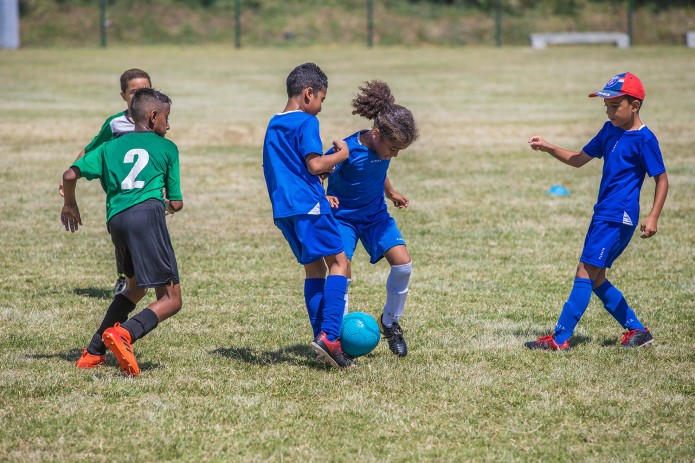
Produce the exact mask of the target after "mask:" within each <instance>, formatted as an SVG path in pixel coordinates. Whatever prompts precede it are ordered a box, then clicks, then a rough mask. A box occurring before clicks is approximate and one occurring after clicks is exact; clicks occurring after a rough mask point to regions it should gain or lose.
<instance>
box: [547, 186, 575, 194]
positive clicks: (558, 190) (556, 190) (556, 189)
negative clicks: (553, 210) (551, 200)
mask: <svg viewBox="0 0 695 463" xmlns="http://www.w3.org/2000/svg"><path fill="white" fill-rule="evenodd" d="M545 194H547V195H550V196H569V194H570V190H568V189H567V188H565V187H564V186H562V185H553V186H551V187H550V189H549V190H548V191H546V192H545Z"/></svg>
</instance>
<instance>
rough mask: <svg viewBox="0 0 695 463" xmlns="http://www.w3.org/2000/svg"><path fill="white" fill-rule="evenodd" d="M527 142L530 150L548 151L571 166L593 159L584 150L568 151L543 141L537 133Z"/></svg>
mask: <svg viewBox="0 0 695 463" xmlns="http://www.w3.org/2000/svg"><path fill="white" fill-rule="evenodd" d="M528 144H529V145H531V149H532V150H534V151H543V152H545V153H548V154H550V155H551V156H552V157H554V158H555V159H557V160H558V161H560V162H563V163H565V164H567V165H568V166H572V167H581V166H583V165H584V164H586V163H587V162H589V161H591V160H592V159H593V158H592V157H591V156H589V155H588V154H586V153H585V152H584V151H570V150H566V149H564V148H560V147H559V146H555V145H551V144H550V143H548V142H547V141H545V140H544V139H543V137H539V136H538V135H534V136H533V137H531V138H530V139H529V141H528Z"/></svg>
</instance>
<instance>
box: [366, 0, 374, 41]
mask: <svg viewBox="0 0 695 463" xmlns="http://www.w3.org/2000/svg"><path fill="white" fill-rule="evenodd" d="M373 46H374V0H367V48H372V47H373Z"/></svg>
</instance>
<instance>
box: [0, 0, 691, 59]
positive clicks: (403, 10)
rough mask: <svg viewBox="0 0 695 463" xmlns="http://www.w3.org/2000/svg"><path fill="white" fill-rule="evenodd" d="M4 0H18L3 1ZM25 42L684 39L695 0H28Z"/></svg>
mask: <svg viewBox="0 0 695 463" xmlns="http://www.w3.org/2000/svg"><path fill="white" fill-rule="evenodd" d="M0 1H3V2H7V1H16V0H0ZM19 5H20V17H21V37H22V45H23V46H29V47H34V46H38V47H44V46H74V45H81V46H98V45H101V46H112V45H128V44H143V43H150V44H152V43H179V44H180V43H184V44H202V43H229V44H233V45H235V46H237V47H245V46H306V45H314V44H364V45H366V46H387V45H405V46H413V45H444V46H459V45H497V46H520V45H528V44H529V35H530V34H531V33H534V32H586V31H601V32H622V33H626V34H628V36H630V37H631V39H632V40H631V43H632V44H633V45H637V46H640V45H655V44H674V45H676V44H677V45H682V44H685V37H686V33H687V32H689V31H692V30H695V0H284V1H283V0H150V1H148V2H139V1H134V0H21V1H20V2H19Z"/></svg>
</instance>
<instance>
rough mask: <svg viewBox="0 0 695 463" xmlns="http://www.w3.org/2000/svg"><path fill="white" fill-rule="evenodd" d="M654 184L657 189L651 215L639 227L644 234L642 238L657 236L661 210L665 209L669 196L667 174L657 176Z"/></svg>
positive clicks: (641, 235)
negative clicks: (667, 196)
mask: <svg viewBox="0 0 695 463" xmlns="http://www.w3.org/2000/svg"><path fill="white" fill-rule="evenodd" d="M654 182H655V183H656V188H655V189H654V203H653V204H652V210H651V211H650V212H649V215H648V216H647V217H646V218H645V219H644V221H643V222H642V224H641V225H640V227H639V228H640V231H641V232H642V233H641V234H640V238H649V237H651V236H654V235H655V234H656V231H657V223H658V222H659V216H660V215H661V209H663V207H664V203H665V202H666V195H667V194H668V177H667V176H666V172H664V173H662V174H659V175H655V176H654Z"/></svg>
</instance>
